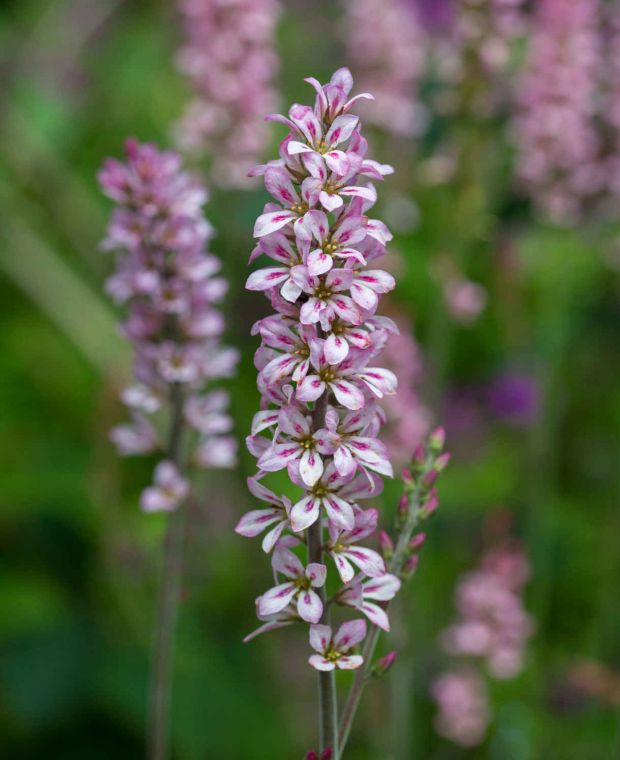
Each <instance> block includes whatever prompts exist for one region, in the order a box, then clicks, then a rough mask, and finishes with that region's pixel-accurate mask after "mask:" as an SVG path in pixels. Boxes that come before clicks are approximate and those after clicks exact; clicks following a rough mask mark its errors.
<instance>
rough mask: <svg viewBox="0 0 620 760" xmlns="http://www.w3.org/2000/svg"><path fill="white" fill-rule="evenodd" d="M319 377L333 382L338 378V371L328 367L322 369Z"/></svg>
mask: <svg viewBox="0 0 620 760" xmlns="http://www.w3.org/2000/svg"><path fill="white" fill-rule="evenodd" d="M319 377H320V378H321V380H323V382H325V383H331V382H332V381H333V380H335V378H336V372H335V371H334V370H333V368H332V367H326V368H325V369H324V370H322V371H321V373H320V375H319Z"/></svg>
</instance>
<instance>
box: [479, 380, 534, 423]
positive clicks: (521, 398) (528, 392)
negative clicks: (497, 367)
mask: <svg viewBox="0 0 620 760" xmlns="http://www.w3.org/2000/svg"><path fill="white" fill-rule="evenodd" d="M486 400H487V403H488V406H489V409H490V410H491V412H492V413H493V414H495V415H496V416H497V417H498V418H499V419H500V420H503V421H505V422H509V423H512V424H514V425H532V424H534V422H536V418H537V417H538V411H539V391H538V386H537V384H536V382H535V380H534V379H533V378H532V377H530V376H528V375H519V374H512V373H505V374H502V375H499V376H498V377H497V378H496V379H495V380H494V381H493V382H492V383H491V384H490V385H489V387H488V389H487V394H486Z"/></svg>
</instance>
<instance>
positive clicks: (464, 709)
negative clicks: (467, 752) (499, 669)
mask: <svg viewBox="0 0 620 760" xmlns="http://www.w3.org/2000/svg"><path fill="white" fill-rule="evenodd" d="M431 691H432V695H433V697H434V698H435V700H436V702H437V705H438V707H439V712H438V714H437V716H436V718H435V729H436V731H437V733H438V734H440V735H441V736H444V737H445V738H446V739H450V741H453V742H454V743H455V744H458V745H460V746H461V747H475V746H476V745H478V744H481V743H482V741H483V740H484V736H485V734H486V730H487V727H488V725H489V722H490V718H491V714H490V707H489V699H488V695H487V689H486V684H485V682H484V679H483V678H482V676H481V675H480V673H479V672H477V671H476V670H474V669H472V668H460V669H458V670H455V671H450V672H448V673H444V674H443V675H441V676H439V678H437V679H436V680H435V681H434V683H433V686H432V690H431Z"/></svg>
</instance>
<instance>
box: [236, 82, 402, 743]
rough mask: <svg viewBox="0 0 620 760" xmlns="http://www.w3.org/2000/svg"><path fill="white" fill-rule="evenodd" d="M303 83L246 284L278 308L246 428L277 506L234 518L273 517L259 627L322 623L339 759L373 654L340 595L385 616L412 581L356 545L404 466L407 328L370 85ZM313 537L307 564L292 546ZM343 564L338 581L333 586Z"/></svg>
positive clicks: (261, 327) (288, 120) (251, 521)
mask: <svg viewBox="0 0 620 760" xmlns="http://www.w3.org/2000/svg"><path fill="white" fill-rule="evenodd" d="M307 81H308V82H309V83H310V84H311V85H312V86H313V87H314V89H315V90H316V92H317V96H316V102H315V105H314V108H312V107H310V106H303V105H294V106H292V107H291V109H290V110H289V113H288V117H285V116H280V115H276V116H272V117H269V118H270V119H271V120H273V121H278V122H281V123H283V124H285V125H286V126H287V127H289V129H290V132H289V134H288V136H287V137H285V138H284V140H283V141H282V143H281V144H280V158H279V159H278V160H274V161H270V162H269V163H268V164H266V165H264V166H259V167H257V168H256V169H255V170H254V171H253V172H252V173H253V174H255V175H262V176H263V177H264V182H265V187H266V188H267V190H268V191H269V192H270V194H271V195H272V196H273V197H274V199H275V201H277V202H276V203H268V204H267V205H266V206H265V209H264V213H263V214H262V215H261V216H260V217H259V218H258V219H257V221H256V226H255V229H254V235H255V237H256V238H257V239H258V244H257V246H256V248H255V249H254V252H253V253H252V256H251V260H254V259H256V258H258V257H259V256H260V255H263V254H264V255H266V256H267V257H269V258H271V259H272V260H273V261H274V263H275V266H269V267H267V268H265V269H259V270H258V271H255V272H253V273H252V274H251V275H250V277H249V279H248V282H247V287H248V289H249V290H256V291H263V292H264V293H265V294H266V295H267V297H268V298H269V300H270V302H271V304H272V306H273V308H274V312H275V313H274V314H273V315H271V316H268V317H266V318H265V319H262V320H260V321H259V322H258V323H257V324H256V325H255V328H254V331H255V333H258V334H259V335H260V336H261V340H262V344H261V347H260V348H259V349H258V351H257V353H256V357H255V363H256V367H257V369H258V371H259V374H258V388H259V390H260V392H261V395H262V402H261V411H260V412H258V413H257V414H256V416H255V418H254V423H253V426H252V435H251V436H250V438H249V439H248V445H249V448H250V451H251V452H252V453H253V454H254V455H255V456H256V457H257V459H258V473H257V475H256V476H255V477H253V478H251V479H250V481H249V484H250V489H251V491H252V493H253V494H254V495H255V496H257V497H258V498H259V499H261V500H262V501H265V502H266V503H267V504H268V506H267V507H266V508H264V509H259V510H255V511H252V512H249V513H248V514H246V515H245V516H244V517H242V518H241V520H240V522H239V524H238V526H237V532H238V533H240V534H242V535H245V536H256V535H258V534H259V533H261V532H262V531H263V530H264V529H266V528H269V532H268V533H267V535H266V536H265V538H264V539H263V549H264V550H265V551H266V552H271V553H272V566H273V569H274V572H275V574H276V576H277V577H278V579H279V580H278V583H277V584H276V586H275V587H274V588H273V589H270V590H269V591H267V592H266V593H265V594H263V595H262V596H261V597H259V599H258V600H257V610H258V616H259V618H261V619H263V620H264V621H265V624H264V625H263V626H262V627H261V629H259V630H261V631H262V630H269V629H272V628H277V627H280V626H282V625H287V624H289V623H291V622H294V621H303V622H305V623H307V624H309V625H310V632H309V634H310V645H311V647H312V649H313V650H314V652H315V653H314V654H313V655H311V657H310V659H309V662H310V665H312V666H313V667H314V668H316V669H317V670H318V671H319V683H320V716H321V720H320V728H321V750H322V751H323V750H326V749H327V748H328V747H329V748H331V750H332V752H333V754H334V757H336V758H337V757H339V752H338V727H337V707H336V690H335V678H334V670H335V668H340V669H354V668H358V667H360V666H361V665H362V663H363V660H362V658H361V657H360V655H358V654H354V653H353V649H354V647H355V646H356V645H357V644H358V643H359V642H361V641H362V640H363V639H364V637H365V635H366V622H365V620H364V619H363V618H359V617H358V618H356V619H354V620H351V621H349V622H345V623H344V624H343V625H342V626H340V628H339V629H338V630H337V631H334V630H333V629H332V628H331V625H330V609H331V607H332V606H333V603H338V604H340V605H342V606H343V607H344V608H352V609H354V610H355V611H356V612H358V613H359V612H361V613H363V614H365V615H366V616H367V617H369V618H370V619H371V620H377V621H380V622H381V624H382V625H383V626H384V627H385V626H387V625H388V623H387V617H386V616H385V615H384V613H383V612H382V610H381V609H380V608H379V607H378V606H377V604H376V603H375V602H374V601H372V600H377V599H387V598H391V596H393V595H394V593H396V591H397V590H398V586H399V585H400V582H399V581H398V579H397V578H395V577H392V576H389V575H386V568H385V563H384V561H383V559H382V557H381V555H380V554H379V553H378V552H377V551H375V550H374V549H371V548H368V547H365V546H362V545H361V544H360V541H362V540H363V539H365V538H367V537H368V536H370V535H372V534H373V533H374V532H375V530H376V526H377V519H378V514H377V511H376V510H375V509H363V508H362V507H361V506H359V504H358V502H360V501H361V500H363V499H368V498H370V497H372V496H375V495H376V494H378V493H379V492H380V491H381V489H382V476H388V477H391V476H392V467H391V465H390V462H389V460H388V458H387V452H386V449H385V446H384V445H383V444H382V443H381V442H380V441H379V440H378V438H377V435H378V432H379V429H380V427H381V425H382V422H383V413H382V411H381V409H380V407H379V406H378V404H377V400H378V399H380V398H382V397H383V396H384V395H386V394H392V393H394V392H395V390H396V377H395V375H394V374H393V373H392V372H390V371H389V370H386V369H383V368H382V367H380V366H374V360H375V358H376V356H377V354H378V353H379V352H380V350H381V348H382V346H383V344H384V342H385V340H386V339H387V337H388V336H389V334H390V333H392V332H395V331H396V327H395V325H394V323H393V322H392V321H391V320H390V319H387V318H385V317H379V316H376V311H377V307H378V303H379V296H380V295H381V294H383V293H387V292H388V291H390V290H391V289H392V288H393V287H394V285H395V283H394V278H393V277H392V276H391V275H389V274H388V273H387V272H384V271H382V270H379V269H374V268H370V267H369V265H370V264H371V262H373V263H374V261H375V260H376V259H378V258H380V257H381V256H383V255H384V254H385V246H386V243H387V242H388V241H389V240H390V239H391V237H392V236H391V234H390V232H389V231H388V229H387V227H386V226H385V224H383V222H381V221H379V220H376V219H372V218H369V217H368V215H367V212H368V211H369V209H370V208H371V207H372V206H373V204H374V202H375V200H376V197H377V194H376V191H375V188H374V186H373V185H372V183H371V180H377V181H380V180H382V179H383V177H384V176H385V175H386V174H389V173H391V172H392V168H391V167H389V166H383V165H381V164H378V163H377V162H376V161H373V160H371V159H368V158H366V151H367V143H366V140H365V139H364V137H363V136H362V134H361V125H360V121H359V118H358V117H357V116H355V115H353V114H352V113H351V109H352V107H353V106H354V105H355V103H356V102H358V100H359V99H360V98H371V96H370V95H367V94H363V95H360V96H358V97H355V98H352V99H349V93H350V91H351V89H352V86H353V80H352V77H351V74H350V72H349V71H348V70H347V69H340V70H338V71H337V72H336V73H335V74H334V75H333V77H332V78H331V80H330V82H329V83H328V84H326V85H321V84H319V82H317V81H316V80H315V79H308V80H307ZM282 469H287V470H288V474H289V477H290V479H291V481H292V483H293V484H294V485H295V486H297V487H298V488H300V489H301V492H300V493H299V495H298V496H296V497H295V498H294V499H292V500H289V499H288V498H286V497H277V496H276V495H275V494H274V493H273V492H272V491H270V490H269V489H268V488H267V487H266V486H265V485H264V483H263V480H264V478H265V476H266V475H267V474H268V473H270V472H275V471H277V470H282ZM301 539H304V541H305V544H306V559H305V562H302V561H301V559H300V558H299V557H298V556H297V554H295V553H294V552H293V550H294V549H295V548H296V547H297V546H298V545H299V544H300V542H301ZM331 563H333V565H334V566H335V569H336V571H337V575H338V578H339V581H340V583H341V588H340V590H339V591H338V592H337V593H336V594H335V595H334V596H333V597H330V599H329V600H327V599H326V590H325V589H326V580H327V575H328V569H327V568H328V564H331ZM280 576H281V577H280ZM282 581H283V582H282Z"/></svg>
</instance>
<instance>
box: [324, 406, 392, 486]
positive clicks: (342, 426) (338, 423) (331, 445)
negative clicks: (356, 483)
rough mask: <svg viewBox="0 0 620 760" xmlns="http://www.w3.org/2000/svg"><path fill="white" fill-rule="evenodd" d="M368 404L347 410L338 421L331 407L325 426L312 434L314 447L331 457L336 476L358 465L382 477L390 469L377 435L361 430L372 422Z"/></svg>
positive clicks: (366, 428) (373, 414)
mask: <svg viewBox="0 0 620 760" xmlns="http://www.w3.org/2000/svg"><path fill="white" fill-rule="evenodd" d="M375 419H376V417H375V412H374V411H373V408H372V406H371V405H370V404H369V403H367V404H366V406H365V407H364V408H363V409H361V410H359V411H356V412H349V413H347V414H346V415H345V416H344V418H343V419H342V420H341V419H340V417H339V415H338V413H337V412H336V410H335V409H330V410H328V412H327V414H326V415H325V421H326V423H327V426H326V427H325V428H323V429H321V430H318V431H317V433H316V436H315V437H316V440H317V448H318V450H319V451H320V452H321V453H322V454H330V455H331V456H333V457H334V466H335V467H336V470H337V471H338V473H339V474H340V475H342V476H343V477H346V476H348V475H352V474H353V473H354V472H355V471H356V470H357V469H358V467H359V468H360V469H362V470H366V469H368V470H373V471H374V472H377V473H379V475H384V476H386V477H390V478H391V477H392V476H393V474H394V472H393V469H392V465H391V464H390V461H389V459H388V454H387V449H386V448H385V445H384V444H383V443H381V441H379V440H378V439H377V438H374V437H372V436H367V435H360V433H364V432H365V431H366V430H368V429H369V428H370V427H371V426H374V424H375Z"/></svg>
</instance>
